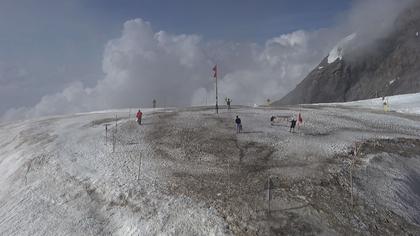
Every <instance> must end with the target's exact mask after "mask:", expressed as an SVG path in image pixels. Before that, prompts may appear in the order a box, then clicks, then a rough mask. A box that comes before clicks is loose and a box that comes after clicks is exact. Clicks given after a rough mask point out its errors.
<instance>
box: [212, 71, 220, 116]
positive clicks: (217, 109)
mask: <svg viewBox="0 0 420 236" xmlns="http://www.w3.org/2000/svg"><path fill="white" fill-rule="evenodd" d="M213 72H214V74H213V77H214V78H215V79H216V114H219V104H218V103H219V101H218V100H219V97H218V94H217V64H216V65H215V66H214V67H213Z"/></svg>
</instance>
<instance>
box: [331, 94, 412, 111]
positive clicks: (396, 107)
mask: <svg viewBox="0 0 420 236" xmlns="http://www.w3.org/2000/svg"><path fill="white" fill-rule="evenodd" d="M385 101H386V102H387V103H388V106H389V109H390V110H391V111H395V112H400V113H412V114H420V93H413V94H404V95H396V96H390V97H386V98H385ZM383 103H384V100H382V98H374V99H368V100H361V101H354V102H346V103H331V105H342V106H350V107H359V108H369V109H374V110H384V105H383Z"/></svg>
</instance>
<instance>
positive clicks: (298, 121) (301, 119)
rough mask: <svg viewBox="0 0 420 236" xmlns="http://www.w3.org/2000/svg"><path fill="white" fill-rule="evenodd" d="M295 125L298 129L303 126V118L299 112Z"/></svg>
mask: <svg viewBox="0 0 420 236" xmlns="http://www.w3.org/2000/svg"><path fill="white" fill-rule="evenodd" d="M297 124H298V129H300V126H301V125H302V124H303V118H302V115H301V114H300V112H299V115H298V119H297Z"/></svg>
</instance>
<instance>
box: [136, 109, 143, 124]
mask: <svg viewBox="0 0 420 236" xmlns="http://www.w3.org/2000/svg"><path fill="white" fill-rule="evenodd" d="M142 116H143V113H142V112H141V111H140V110H139V111H138V112H137V114H136V117H137V123H139V125H141V117H142Z"/></svg>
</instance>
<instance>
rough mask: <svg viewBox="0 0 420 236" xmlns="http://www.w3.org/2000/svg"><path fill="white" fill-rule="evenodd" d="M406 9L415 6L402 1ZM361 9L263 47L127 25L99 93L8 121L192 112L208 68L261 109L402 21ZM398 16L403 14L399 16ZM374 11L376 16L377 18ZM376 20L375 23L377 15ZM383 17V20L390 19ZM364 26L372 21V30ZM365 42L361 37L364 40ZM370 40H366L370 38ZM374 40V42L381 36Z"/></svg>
mask: <svg viewBox="0 0 420 236" xmlns="http://www.w3.org/2000/svg"><path fill="white" fill-rule="evenodd" d="M404 1H405V2H409V1H410V0H404ZM368 2H369V3H365V2H359V3H358V4H356V6H355V7H354V8H353V10H352V11H350V13H349V16H347V18H346V19H347V20H346V22H345V23H341V24H340V25H339V26H337V27H334V28H332V29H321V30H317V31H312V32H308V31H302V30H299V31H296V32H292V33H289V34H284V35H280V36H278V37H275V38H272V39H268V40H267V41H266V43H265V44H263V45H259V44H253V43H237V42H223V41H205V40H204V39H203V38H202V37H200V36H199V35H185V34H181V35H174V34H170V33H168V32H165V31H155V30H154V29H153V28H152V25H151V24H150V23H149V22H146V21H144V20H142V19H135V20H130V21H127V22H126V23H124V27H123V31H122V34H121V37H119V38H117V39H114V40H111V41H109V42H108V44H107V45H106V47H105V50H104V54H103V62H102V68H103V72H104V74H105V77H104V78H103V79H101V80H99V81H98V82H97V83H96V85H95V86H92V87H85V86H84V85H83V84H82V83H80V82H75V83H73V84H71V85H70V86H69V87H67V88H66V89H64V90H63V91H62V92H59V93H56V94H53V95H47V96H44V97H43V98H42V99H41V101H40V102H39V103H38V104H37V105H36V106H34V107H32V108H28V109H26V108H17V109H11V110H9V111H8V112H6V114H5V115H4V116H3V119H14V118H16V117H20V118H22V117H24V118H27V117H33V116H42V115H52V114H62V113H73V112H82V111H90V110H96V109H108V108H123V107H150V106H151V104H152V100H153V99H156V100H157V102H158V105H160V106H162V105H170V106H188V105H191V104H192V105H201V104H205V103H206V102H207V103H208V104H210V103H213V102H214V100H215V99H214V97H215V96H214V79H212V78H211V68H212V67H213V65H214V64H215V63H217V64H218V68H219V70H220V71H219V75H220V78H219V79H220V80H219V92H220V93H219V98H220V101H221V103H222V102H223V99H224V98H225V97H230V98H232V99H233V103H234V104H246V105H252V104H254V103H257V104H261V103H264V102H265V101H266V99H268V98H269V99H271V100H275V99H279V98H281V97H282V96H284V95H285V94H286V93H287V92H288V91H290V90H291V89H293V88H294V87H295V86H296V84H297V83H299V82H300V81H301V80H302V79H303V78H304V77H305V76H306V75H307V73H308V72H310V70H312V69H313V68H314V67H315V66H316V65H317V64H318V63H319V62H320V61H321V59H322V58H324V57H325V56H327V55H328V52H329V51H330V50H331V49H332V48H333V47H334V45H335V44H336V42H338V41H339V39H340V38H342V37H343V35H348V34H349V33H353V32H354V31H357V29H360V31H361V32H366V34H364V35H367V33H368V32H371V31H372V32H376V33H375V34H378V35H379V34H380V35H385V33H384V32H386V31H389V30H388V29H389V28H390V27H389V25H391V24H392V22H393V20H395V18H396V16H397V14H396V13H392V15H391V16H390V17H389V18H387V19H388V20H387V21H385V23H384V25H381V27H379V28H380V29H379V30H377V31H374V30H370V29H372V28H375V27H374V24H377V23H378V22H382V23H383V22H384V21H383V20H382V19H383V18H384V14H385V15H387V14H388V13H389V12H390V11H391V10H392V8H393V7H395V1H393V0H386V3H387V4H385V5H384V4H382V5H384V7H383V8H381V9H380V10H376V11H375V10H374V9H375V8H374V7H373V6H382V5H381V1H379V0H369V1H368ZM399 11H400V9H399ZM375 12H379V13H380V14H378V16H376V13H375ZM372 14H374V15H375V16H373V15H372ZM385 18H386V16H385ZM363 19H372V24H373V25H372V24H370V22H369V21H363ZM362 35H363V34H362ZM365 38H366V39H368V38H369V37H367V36H366V37H365ZM373 38H377V37H376V36H375V37H373Z"/></svg>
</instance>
